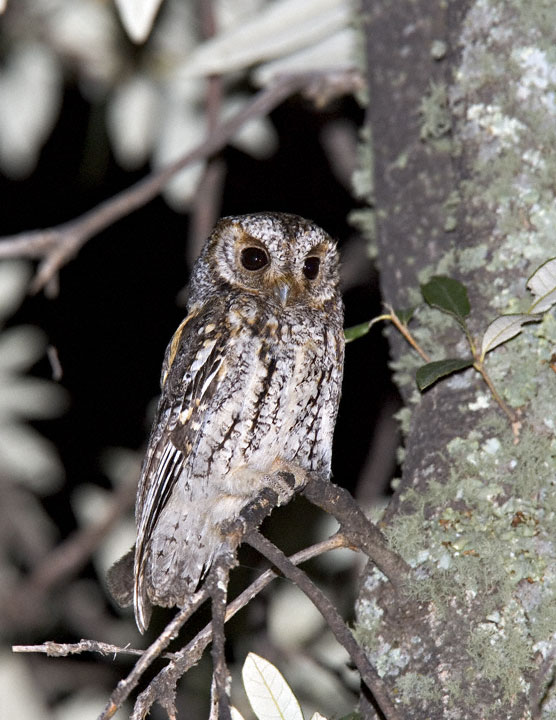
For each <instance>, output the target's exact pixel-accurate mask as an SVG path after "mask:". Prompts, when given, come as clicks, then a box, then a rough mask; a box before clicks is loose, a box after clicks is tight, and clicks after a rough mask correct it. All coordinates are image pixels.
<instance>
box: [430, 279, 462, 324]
mask: <svg viewBox="0 0 556 720" xmlns="http://www.w3.org/2000/svg"><path fill="white" fill-rule="evenodd" d="M421 293H422V294H423V297H424V298H425V300H426V301H427V303H428V304H429V305H432V306H433V307H435V308H438V309H439V310H443V311H444V312H447V313H450V315H454V316H455V317H456V318H457V319H458V320H459V321H460V322H461V323H462V324H464V322H465V321H464V318H465V317H467V315H469V313H470V311H471V306H470V305H469V298H468V297H467V290H466V288H465V285H462V284H461V283H460V282H458V281H457V280H454V279H453V278H450V277H444V276H443V275H436V276H435V277H433V278H431V279H430V280H429V282H428V283H425V285H421Z"/></svg>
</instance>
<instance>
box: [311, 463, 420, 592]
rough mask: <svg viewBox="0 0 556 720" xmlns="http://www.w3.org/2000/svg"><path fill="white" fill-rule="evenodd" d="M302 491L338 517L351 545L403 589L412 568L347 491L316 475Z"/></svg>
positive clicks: (315, 502) (399, 588) (312, 501)
mask: <svg viewBox="0 0 556 720" xmlns="http://www.w3.org/2000/svg"><path fill="white" fill-rule="evenodd" d="M302 492H303V495H305V497H306V498H307V500H309V502H311V503H313V505H316V506H317V507H320V508H322V509H323V510H325V511H326V512H328V513H330V514H331V515H332V516H333V517H335V518H336V520H338V522H339V523H340V528H341V532H342V534H343V535H344V536H345V537H346V538H347V539H348V540H349V542H350V544H351V545H353V546H354V547H355V548H357V549H358V550H361V551H362V552H364V553H365V555H367V557H369V558H370V559H371V560H372V561H373V562H374V563H375V565H376V566H377V567H378V569H379V570H380V571H381V572H383V573H384V574H385V575H386V577H387V578H388V580H390V582H391V583H392V585H393V586H394V588H395V589H396V590H397V591H401V590H402V589H403V587H404V586H405V585H406V583H407V580H408V576H409V574H410V573H411V568H410V567H409V565H408V564H407V563H406V562H405V560H404V559H403V558H402V557H401V555H398V554H397V553H395V552H394V551H392V550H390V548H389V547H388V545H387V543H386V539H385V537H384V535H383V534H382V533H381V532H380V530H379V529H378V528H377V526H376V525H374V524H373V523H372V522H371V521H370V520H368V519H367V518H366V517H365V515H364V513H363V511H362V510H361V508H360V507H359V505H358V504H357V502H356V501H355V500H354V498H353V497H352V496H351V495H350V493H349V492H348V491H347V490H345V489H344V488H341V487H339V486H338V485H334V483H331V482H330V481H328V480H321V479H320V478H318V477H316V476H313V477H311V478H310V479H309V481H308V483H307V485H306V486H305V488H304V489H303V491H302Z"/></svg>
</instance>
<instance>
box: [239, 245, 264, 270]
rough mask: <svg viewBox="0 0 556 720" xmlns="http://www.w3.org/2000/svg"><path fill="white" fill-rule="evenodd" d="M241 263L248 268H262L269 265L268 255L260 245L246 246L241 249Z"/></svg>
mask: <svg viewBox="0 0 556 720" xmlns="http://www.w3.org/2000/svg"><path fill="white" fill-rule="evenodd" d="M241 264H242V265H243V267H244V268H245V269H246V270H260V269H261V268H264V266H265V265H268V255H267V254H266V253H265V251H264V250H263V249H262V248H260V247H246V248H244V249H243V250H242V251H241Z"/></svg>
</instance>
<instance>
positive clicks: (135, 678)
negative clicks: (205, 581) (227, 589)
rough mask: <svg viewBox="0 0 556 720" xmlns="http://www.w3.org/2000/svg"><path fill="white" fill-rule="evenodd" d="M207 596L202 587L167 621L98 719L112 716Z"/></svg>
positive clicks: (121, 682) (120, 684)
mask: <svg viewBox="0 0 556 720" xmlns="http://www.w3.org/2000/svg"><path fill="white" fill-rule="evenodd" d="M207 597H208V592H207V590H206V589H204V588H203V589H201V590H199V592H197V593H195V595H192V596H191V598H190V600H189V603H188V604H187V605H186V606H185V607H184V608H182V609H181V610H180V611H179V613H178V614H177V615H176V616H175V618H174V619H173V620H172V621H171V622H170V623H168V625H167V626H166V627H165V628H164V630H163V631H162V632H161V634H160V635H159V636H158V637H157V638H156V640H155V641H154V642H153V643H152V645H150V647H149V648H147V650H145V652H144V653H143V655H142V656H141V657H140V658H139V660H138V661H137V662H136V663H135V667H134V668H133V670H132V671H131V672H130V673H129V675H128V676H127V677H126V678H125V679H124V680H120V682H119V683H118V685H117V686H116V689H115V690H114V692H113V693H112V695H111V696H110V699H109V701H108V704H107V705H106V707H105V709H104V711H103V712H102V713H101V714H100V716H99V720H100V719H101V718H102V719H103V720H104V719H107V718H111V717H113V716H114V713H115V712H116V711H117V709H118V708H119V707H120V705H121V704H122V703H123V702H124V700H126V698H127V697H128V695H129V693H130V692H131V691H132V690H133V688H134V687H135V686H136V685H137V683H138V682H139V679H140V678H141V676H142V674H143V673H144V672H145V670H146V669H147V668H148V667H149V665H151V663H152V662H153V660H155V659H156V658H157V657H159V656H160V654H161V653H162V651H163V650H164V648H165V647H167V646H168V645H169V644H170V642H171V641H172V640H173V639H174V638H176V637H177V635H178V633H179V631H180V629H181V628H182V627H183V625H184V623H185V622H186V621H187V620H189V618H190V617H191V615H193V613H194V612H195V611H196V610H197V608H199V607H200V606H201V605H202V604H203V603H204V601H205V600H206V599H207Z"/></svg>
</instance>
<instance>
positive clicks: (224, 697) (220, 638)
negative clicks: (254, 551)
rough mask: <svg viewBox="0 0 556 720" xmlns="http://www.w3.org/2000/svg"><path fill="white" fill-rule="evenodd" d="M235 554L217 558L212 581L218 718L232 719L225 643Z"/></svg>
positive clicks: (214, 664) (213, 664) (221, 719)
mask: <svg viewBox="0 0 556 720" xmlns="http://www.w3.org/2000/svg"><path fill="white" fill-rule="evenodd" d="M234 559H235V557H234V555H232V554H230V555H224V556H221V557H219V558H218V559H217V560H216V563H215V566H214V572H213V573H212V578H211V583H210V594H211V597H212V676H213V680H214V695H215V698H216V703H217V717H218V720H231V717H232V716H231V714H230V696H229V693H230V690H231V680H232V679H231V676H230V673H229V671H228V666H227V665H226V655H225V644H226V633H225V631H224V625H225V623H226V602H227V599H228V581H229V575H230V566H231V564H232V562H231V561H233V560H234Z"/></svg>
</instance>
